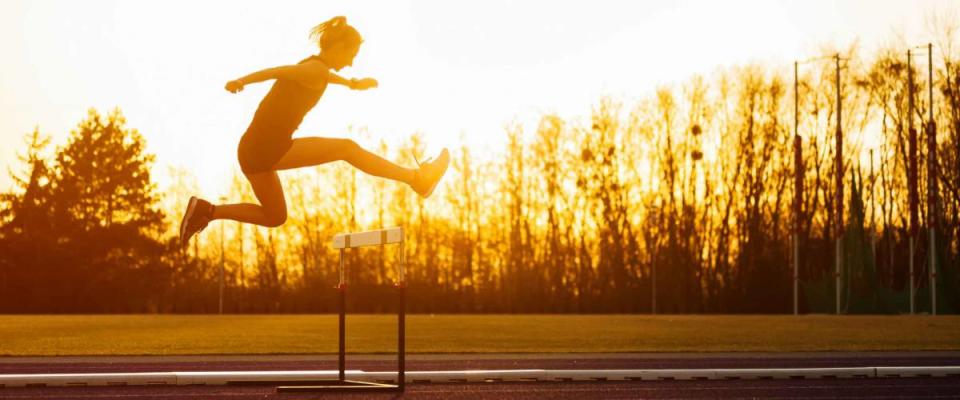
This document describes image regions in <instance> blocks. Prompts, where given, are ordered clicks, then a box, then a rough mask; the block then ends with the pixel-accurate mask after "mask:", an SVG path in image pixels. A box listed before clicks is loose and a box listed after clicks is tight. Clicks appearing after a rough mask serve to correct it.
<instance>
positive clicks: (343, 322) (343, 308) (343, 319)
mask: <svg viewBox="0 0 960 400" xmlns="http://www.w3.org/2000/svg"><path fill="white" fill-rule="evenodd" d="M343 258H344V249H340V284H339V285H337V291H338V292H339V295H340V305H339V308H340V330H339V331H340V332H339V334H340V358H339V362H338V365H339V368H340V381H341V382H343V381H345V380H346V379H347V372H346V370H347V343H346V341H347V335H346V330H347V285H346V282H344V278H343V263H344V260H343Z"/></svg>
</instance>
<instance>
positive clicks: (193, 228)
mask: <svg viewBox="0 0 960 400" xmlns="http://www.w3.org/2000/svg"><path fill="white" fill-rule="evenodd" d="M211 219H213V204H210V202H209V201H206V200H204V199H201V198H198V197H196V196H190V201H189V202H187V212H185V213H184V214H183V219H182V220H181V221H180V245H182V246H186V245H187V242H188V241H189V240H190V238H191V237H193V235H195V234H196V233H197V232H200V231H202V230H203V228H206V227H207V224H209V223H210V220H211Z"/></svg>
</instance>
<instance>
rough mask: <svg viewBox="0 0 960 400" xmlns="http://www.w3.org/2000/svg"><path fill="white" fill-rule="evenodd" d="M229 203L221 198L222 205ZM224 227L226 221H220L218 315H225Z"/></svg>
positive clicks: (224, 198)
mask: <svg viewBox="0 0 960 400" xmlns="http://www.w3.org/2000/svg"><path fill="white" fill-rule="evenodd" d="M226 201H227V198H226V197H224V196H220V204H223V203H225V202H226ZM224 225H226V220H221V221H220V296H219V299H218V300H219V301H218V303H217V313H218V314H223V270H224V264H225V262H226V257H225V253H224V252H223V236H224Z"/></svg>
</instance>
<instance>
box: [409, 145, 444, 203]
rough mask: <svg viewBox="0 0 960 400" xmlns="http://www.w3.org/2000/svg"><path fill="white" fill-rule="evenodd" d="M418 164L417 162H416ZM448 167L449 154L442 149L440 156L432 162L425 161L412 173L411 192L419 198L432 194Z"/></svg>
mask: <svg viewBox="0 0 960 400" xmlns="http://www.w3.org/2000/svg"><path fill="white" fill-rule="evenodd" d="M418 164H419V162H418ZM449 166H450V152H449V151H447V149H446V148H444V149H443V150H442V151H440V155H439V156H437V158H436V159H434V160H432V161H427V162H425V163H423V164H421V165H420V168H419V169H417V170H416V171H414V175H413V183H412V184H411V185H410V186H411V187H413V190H414V191H416V192H417V194H419V195H420V196H421V197H423V198H427V197H430V195H431V194H433V189H435V188H436V187H437V183H439V182H440V178H443V174H445V173H446V172H447V167H449Z"/></svg>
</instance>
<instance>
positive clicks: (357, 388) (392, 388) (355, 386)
mask: <svg viewBox="0 0 960 400" xmlns="http://www.w3.org/2000/svg"><path fill="white" fill-rule="evenodd" d="M315 382H316V383H317V384H316V385H302V386H300V385H297V386H292V385H291V386H277V393H312V392H400V391H403V388H401V387H400V386H399V385H393V384H388V383H376V382H364V381H353V380H349V379H348V380H342V381H341V380H339V379H334V380H327V381H315Z"/></svg>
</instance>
